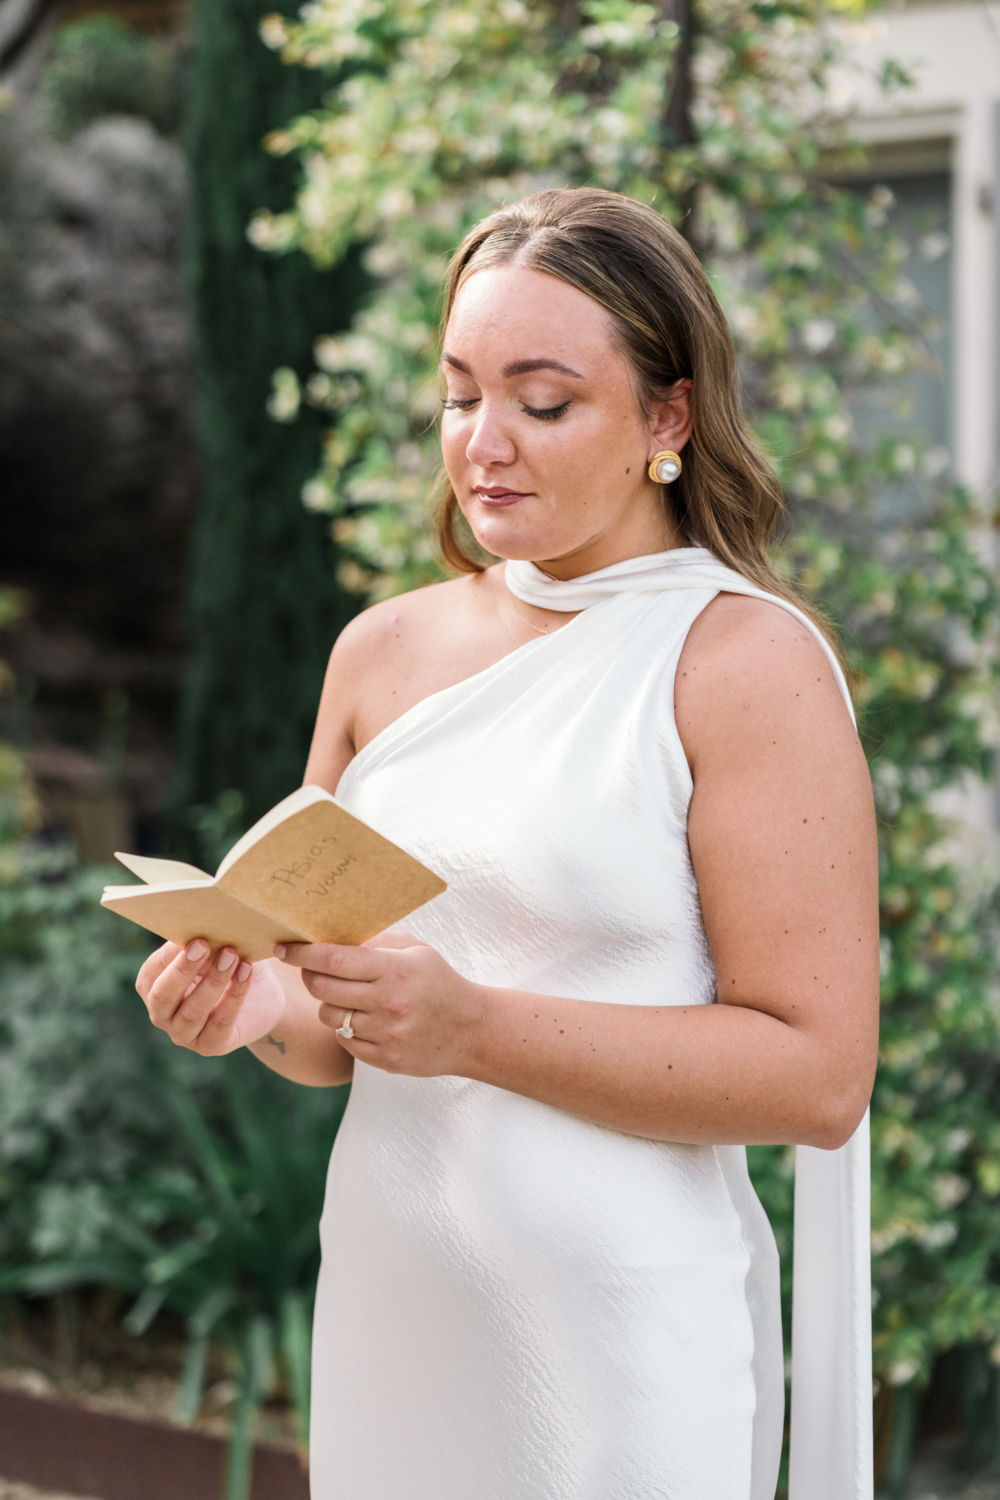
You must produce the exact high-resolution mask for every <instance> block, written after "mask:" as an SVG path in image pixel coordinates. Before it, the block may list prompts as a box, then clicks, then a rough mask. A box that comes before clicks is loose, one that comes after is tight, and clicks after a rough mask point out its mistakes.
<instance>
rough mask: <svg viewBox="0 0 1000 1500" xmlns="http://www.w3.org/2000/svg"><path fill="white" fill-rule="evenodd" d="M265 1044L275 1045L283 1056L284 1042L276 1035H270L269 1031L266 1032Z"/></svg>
mask: <svg viewBox="0 0 1000 1500" xmlns="http://www.w3.org/2000/svg"><path fill="white" fill-rule="evenodd" d="M267 1044H268V1046H269V1047H277V1049H278V1051H279V1052H280V1053H281V1055H282V1057H284V1055H285V1044H284V1042H279V1041H278V1038H277V1037H276V1036H271V1034H270V1032H268V1036H267Z"/></svg>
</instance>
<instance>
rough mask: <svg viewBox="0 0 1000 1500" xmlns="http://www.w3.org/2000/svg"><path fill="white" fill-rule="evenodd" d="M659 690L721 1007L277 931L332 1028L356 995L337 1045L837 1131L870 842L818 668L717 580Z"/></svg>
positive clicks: (854, 768)
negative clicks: (495, 974)
mask: <svg viewBox="0 0 1000 1500" xmlns="http://www.w3.org/2000/svg"><path fill="white" fill-rule="evenodd" d="M675 708H676V717H677V726H678V730H679V732H680V735H681V739H682V741H683V744H684V748H685V751H686V753H687V756H688V760H689V763H690V765H691V769H692V774H693V778H694V787H695V789H694V794H693V797H692V801H691V809H690V815H689V825H688V836H689V842H690V848H691V858H692V862H693V866H694V872H695V877H696V880H697V884H698V890H699V894H700V897H701V904H702V910H703V913H704V918H705V927H706V931H707V935H708V940H709V945H710V947H711V950H712V955H713V958H714V961H715V967H716V974H717V979H718V995H719V1001H720V1002H721V1003H720V1004H718V1005H694V1006H685V1005H671V1004H669V1003H667V1004H664V1005H662V1006H629V1005H614V1004H599V1003H598V1004H595V1003H594V1002H593V1001H590V1000H567V999H562V998H557V997H553V996H546V995H533V994H528V993H525V992H524V991H520V990H500V989H490V988H487V987H485V986H482V985H477V984H474V983H472V982H471V981H469V980H466V979H463V978H462V977H461V976H460V975H458V974H456V973H455V971H454V970H453V969H452V968H451V967H450V966H449V965H448V964H447V963H446V962H445V960H444V959H443V958H442V957H441V956H440V955H439V954H438V953H437V952H435V950H434V949H432V948H429V947H427V946H425V945H423V944H421V943H418V942H417V941H416V940H414V939H407V938H405V937H403V936H402V935H400V934H386V935H385V936H384V937H382V938H376V939H374V940H373V942H372V943H371V944H367V945H365V946H364V947H362V948H334V947H325V946H320V945H289V946H288V948H287V950H286V953H285V957H286V961H289V962H292V963H294V964H297V965H300V966H301V967H302V969H303V971H304V973H303V978H304V980H305V983H306V986H307V988H308V989H309V990H310V991H311V993H312V994H313V995H314V996H315V997H316V998H317V999H318V1000H320V1001H322V1002H324V1004H323V1005H322V1007H321V1017H322V1019H323V1020H324V1021H325V1022H326V1023H327V1024H328V1025H330V1026H331V1027H337V1026H339V1025H340V1024H341V1021H342V1020H343V1016H344V1012H345V1010H348V1009H353V1010H355V1012H356V1016H355V1021H354V1024H355V1027H356V1032H357V1034H356V1036H355V1037H354V1038H353V1039H352V1040H349V1041H345V1042H343V1043H342V1045H344V1046H345V1047H346V1048H347V1050H348V1051H350V1052H352V1053H353V1055H354V1056H355V1057H357V1058H359V1059H360V1060H361V1061H362V1062H366V1063H370V1064H372V1065H373V1066H375V1067H381V1068H384V1069H386V1070H387V1071H389V1072H396V1073H408V1074H412V1075H417V1076H425V1077H426V1076H433V1075H438V1074H457V1075H459V1076H463V1077H467V1078H474V1079H478V1080H480V1081H482V1082H484V1083H491V1084H495V1085H497V1086H498V1087H500V1088H505V1089H509V1090H510V1091H512V1092H513V1093H517V1094H523V1095H526V1096H527V1097H529V1098H532V1099H538V1100H540V1101H542V1102H544V1103H546V1104H551V1105H554V1106H556V1107H557V1108H559V1109H563V1110H567V1111H569V1112H570V1113H573V1114H577V1115H582V1116H584V1117H585V1118H587V1119H590V1120H594V1121H597V1122H598V1123H600V1124H602V1125H608V1126H611V1127H613V1128H615V1129H618V1130H624V1131H628V1132H630V1133H632V1134H635V1135H641V1136H648V1137H652V1138H654V1139H660V1140H669V1141H681V1142H695V1143H722V1142H746V1143H749V1142H754V1141H769V1142H788V1143H793V1142H794V1143H798V1142H801V1143H804V1144H808V1145H813V1146H821V1147H828V1148H832V1147H835V1146H838V1145H840V1144H842V1143H843V1142H844V1141H845V1140H847V1139H848V1138H849V1137H850V1135H851V1134H852V1133H853V1131H854V1129H855V1128H856V1126H857V1124H858V1122H859V1121H860V1119H861V1116H862V1114H863V1113H864V1109H865V1106H866V1104H867V1102H868V1097H869V1095H870V1092H871V1086H872V1080H873V1077H874V1070H875V1059H876V1048H877V1037H878V910H877V852H876V840H875V818H874V811H873V807H872V796H871V786H870V782H869V779H868V773H867V768H866V766H865V760H864V756H863V754H862V751H861V746H860V744H859V742H858V738H857V735H856V733H855V731H854V728H853V726H852V724H851V721H850V718H849V715H848V713H847V709H846V707H845V705H844V703H843V700H842V698H841V695H840V692H839V690H838V688H837V685H836V682H835V680H834V677H833V673H832V672H831V669H830V666H829V664H828V662H827V660H826V657H825V656H824V654H823V652H822V651H821V649H820V647H819V646H818V645H817V643H816V641H815V640H814V639H813V637H812V636H811V634H810V633H809V632H808V631H807V630H806V629H805V628H804V627H803V626H801V625H800V624H799V623H798V622H797V621H796V620H795V619H794V617H793V616H791V615H789V614H788V613H787V612H786V611H784V610H781V609H780V608H779V607H777V606H775V605H770V604H767V603H764V602H762V601H757V600H753V599H747V598H742V597H738V596H735V595H721V596H720V597H719V598H717V599H716V600H715V601H714V602H713V603H712V604H711V605H709V607H708V608H707V609H706V610H705V611H704V612H703V613H702V615H701V616H700V617H699V619H698V620H697V621H696V622H695V625H694V626H693V627H692V630H691V632H690V634H689V636H688V640H687V642H686V644H685V648H684V651H683V653H682V656H681V661H680V666H679V669H678V677H677V687H676V695H675ZM665 998H666V997H665Z"/></svg>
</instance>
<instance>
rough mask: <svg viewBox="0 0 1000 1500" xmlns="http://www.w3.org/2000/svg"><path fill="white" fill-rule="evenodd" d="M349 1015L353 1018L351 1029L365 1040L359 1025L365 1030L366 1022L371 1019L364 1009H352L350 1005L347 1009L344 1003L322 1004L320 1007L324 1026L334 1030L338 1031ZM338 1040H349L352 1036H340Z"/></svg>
mask: <svg viewBox="0 0 1000 1500" xmlns="http://www.w3.org/2000/svg"><path fill="white" fill-rule="evenodd" d="M348 1016H350V1018H351V1030H352V1031H353V1032H354V1034H355V1036H357V1037H358V1040H359V1041H363V1040H364V1038H363V1037H360V1036H358V1027H359V1026H360V1027H361V1029H362V1031H363V1030H364V1029H365V1024H366V1022H368V1021H369V1019H370V1018H369V1017H368V1016H367V1015H366V1013H365V1012H364V1011H363V1010H352V1009H351V1007H350V1006H348V1008H347V1009H346V1010H345V1009H344V1007H343V1006H342V1005H321V1006H320V1008H319V1018H320V1021H321V1022H322V1024H323V1025H324V1026H330V1027H332V1029H333V1030H334V1031H338V1030H339V1029H340V1027H341V1026H343V1025H344V1023H345V1022H346V1020H347V1018H348ZM337 1040H338V1041H348V1042H349V1041H351V1040H352V1038H351V1037H338V1038H337Z"/></svg>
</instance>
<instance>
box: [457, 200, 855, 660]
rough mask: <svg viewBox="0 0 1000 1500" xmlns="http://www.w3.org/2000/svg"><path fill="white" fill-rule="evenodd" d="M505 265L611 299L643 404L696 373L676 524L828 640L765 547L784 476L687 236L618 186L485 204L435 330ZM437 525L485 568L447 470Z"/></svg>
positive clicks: (780, 510) (460, 557) (471, 568)
mask: <svg viewBox="0 0 1000 1500" xmlns="http://www.w3.org/2000/svg"><path fill="white" fill-rule="evenodd" d="M514 263H516V264H517V265H519V266H527V267H529V268H530V269H531V270H533V271H542V272H545V273H546V274H547V275H549V276H557V277H558V278H559V280H560V281H565V282H566V283H567V284H568V285H569V286H573V287H576V288H577V290H578V291H581V292H583V293H585V294H586V296H588V297H592V298H593V299H594V301H595V302H598V303H599V304H600V305H601V306H602V307H603V308H605V309H606V310H607V312H608V313H609V314H610V315H611V320H612V324H613V326H614V329H615V336H616V339H617V342H618V346H619V349H620V351H621V353H622V354H623V355H624V356H625V358H626V359H627V360H628V362H629V364H630V365H631V367H632V369H633V371H634V374H635V377H636V382H637V386H638V395H639V399H640V401H641V402H642V403H643V405H649V404H651V403H652V402H653V401H654V400H656V399H660V400H662V399H663V398H664V396H665V395H667V393H668V392H669V391H670V389H671V387H672V386H674V385H675V384H676V382H677V381H678V380H684V379H688V380H690V381H691V382H692V390H691V413H692V425H691V437H690V439H689V441H688V443H687V445H686V446H685V449H684V455H683V457H684V467H683V471H682V473H681V476H680V478H679V479H678V480H677V481H675V483H674V484H673V485H672V486H671V488H670V501H671V502H672V505H673V509H674V518H675V520H676V522H677V524H678V526H679V527H680V528H681V530H682V532H683V533H684V535H685V536H686V537H687V539H688V540H689V541H691V542H694V543H696V544H698V545H700V546H703V547H706V548H707V549H708V550H709V551H710V552H711V553H712V554H713V555H714V556H715V557H716V558H718V560H719V561H720V562H722V563H725V564H726V566H727V567H730V568H733V569H734V570H735V572H737V573H740V574H741V575H742V576H743V577H744V578H745V579H747V580H748V582H750V583H753V584H756V585H757V587H758V588H761V589H764V590H766V592H767V593H770V594H776V595H777V596H778V597H779V598H781V599H786V600H787V601H788V602H789V603H792V604H794V605H795V606H796V607H797V608H799V609H801V610H803V611H804V612H805V613H806V614H807V615H809V617H810V618H811V619H813V620H814V621H815V622H816V624H817V625H818V626H819V628H820V629H821V630H822V631H823V632H824V634H825V635H826V636H827V637H828V638H830V640H831V643H833V644H834V645H835V644H836V643H835V640H834V637H833V632H832V631H831V630H830V627H829V625H828V624H827V622H826V621H825V620H823V619H822V618H821V617H820V615H819V613H818V611H817V610H816V609H815V607H814V606H813V605H812V604H811V603H810V602H809V601H808V600H806V599H803V598H802V597H801V595H800V594H799V593H798V592H797V591H796V590H795V589H794V588H793V587H792V586H791V585H790V584H789V583H788V581H787V580H786V579H784V578H782V576H781V575H780V573H778V572H777V571H776V569H775V568H774V565H773V564H772V562H771V559H770V556H769V554H768V544H769V542H770V540H771V536H772V534H773V532H774V528H775V526H776V525H777V523H778V521H779V519H780V518H781V517H782V515H783V514H784V510H785V507H784V501H783V499H782V493H781V485H780V483H779V480H778V476H777V474H776V473H775V470H774V467H773V465H772V464H771V462H770V460H769V459H768V458H767V457H766V455H765V454H764V452H763V451H762V449H761V447H760V445H759V444H758V443H757V440H756V439H755V437H754V436H753V434H752V433H751V431H750V429H749V428H748V426H747V423H746V420H745V418H744V416H743V412H742V410H741V407H740V401H739V395H738V390H737V377H736V352H735V350H734V348H733V341H732V338H731V337H730V333H729V328H728V326H727V324H726V319H725V315H724V313H723V311H722V308H721V307H720V306H719V303H718V300H717V298H716V296H715V293H714V292H713V291H712V288H711V285H710V284H709V280H708V277H707V276H706V274H705V271H704V269H703V268H702V266H701V263H700V262H699V260H698V258H697V256H696V255H695V253H694V251H693V250H692V249H691V247H690V245H688V243H687V242H686V240H684V239H683V238H682V236H681V235H679V234H678V233H677V231H676V229H673V228H672V227H671V226H670V225H669V224H668V223H667V222H666V220H665V219H663V218H662V217H661V216H660V214H658V213H656V212H655V210H654V209H651V208H647V207H646V206H645V205H644V204H642V203H636V202H634V201H633V200H632V199H631V198H626V197H624V196H622V195H621V194H618V193H609V192H604V191H603V190H601V189H599V188H551V189H547V190H546V191H544V192H541V193H534V194H533V195H532V196H531V197H530V198H525V199H523V200H522V201H521V202H520V203H515V204H512V205H511V206H510V207H509V208H502V209H500V210H498V212H497V213H494V214H491V215H490V216H489V218H487V219H484V220H483V221H482V223H480V224H477V225H476V227H475V228H474V229H472V230H470V232H469V233H468V234H467V235H466V237H465V239H464V240H463V241H462V243H461V244H460V245H459V247H458V249H457V250H456V252H455V254H454V256H453V257H452V261H451V265H450V267H449V269H448V279H447V283H446V295H445V306H444V316H443V322H442V328H444V327H445V326H446V325H447V322H448V318H449V317H450V315H451V310H452V307H453V306H454V303H455V298H456V296H457V295H458V292H459V289H460V288H461V287H462V285H463V284H464V283H465V281H466V280H467V279H468V278H469V277H470V276H472V275H473V274H474V273H475V272H476V271H482V270H485V269H486V268H487V267H490V266H503V265H511V264H514ZM436 529H437V541H438V546H439V548H440V551H441V555H442V557H443V558H444V561H445V562H446V563H447V564H448V565H449V566H450V567H452V568H454V569H456V570H457V571H459V572H462V573H475V572H481V571H482V570H483V569H484V568H485V566H486V563H485V561H484V560H483V559H482V557H481V556H480V555H478V553H477V550H475V549H474V548H472V547H470V542H471V540H472V539H471V538H470V537H469V536H468V534H467V527H466V526H465V523H464V517H462V514H461V511H460V509H459V504H458V498H457V496H456V495H455V491H454V489H453V488H452V486H451V484H450V483H449V482H448V479H447V476H444V477H443V478H442V481H441V491H440V498H439V503H438V507H437V516H436Z"/></svg>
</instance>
